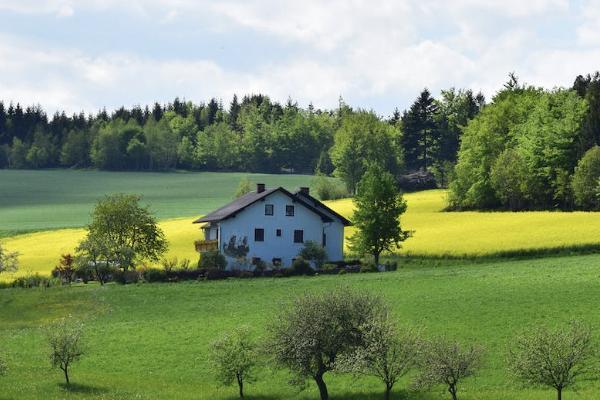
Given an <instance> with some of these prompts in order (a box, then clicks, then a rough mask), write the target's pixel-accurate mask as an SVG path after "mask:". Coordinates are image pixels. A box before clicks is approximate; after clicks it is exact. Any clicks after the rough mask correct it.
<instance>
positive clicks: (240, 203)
mask: <svg viewBox="0 0 600 400" xmlns="http://www.w3.org/2000/svg"><path fill="white" fill-rule="evenodd" d="M275 192H281V193H283V194H285V195H286V196H288V197H289V198H291V199H292V200H293V201H295V202H298V203H300V204H302V205H303V206H304V207H306V208H308V209H309V210H311V211H312V212H314V213H315V214H317V215H318V216H320V217H321V219H322V220H323V221H325V222H331V221H333V220H332V219H331V217H330V216H329V215H327V214H326V213H325V212H323V211H321V210H319V209H318V208H317V207H315V206H314V205H311V204H310V202H309V201H307V200H305V199H303V198H302V197H300V196H297V195H295V194H292V193H291V192H289V191H287V190H286V189H284V188H282V187H278V188H274V189H265V190H264V191H262V192H250V193H247V194H245V195H243V196H242V197H240V198H237V199H235V200H234V201H232V202H231V203H229V204H226V205H224V206H223V207H221V208H219V209H217V210H215V211H213V212H211V213H209V214H207V215H205V216H204V217H202V218H199V219H197V220H195V221H194V224H198V223H202V222H219V221H223V220H225V219H227V218H231V217H234V216H235V215H236V214H237V213H239V212H240V211H242V210H244V209H245V208H247V207H249V206H251V205H252V204H254V203H256V202H257V201H260V200H262V199H264V198H266V197H267V196H269V195H271V194H273V193H275ZM342 218H343V217H342Z"/></svg>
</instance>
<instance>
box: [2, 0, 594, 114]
mask: <svg viewBox="0 0 600 400" xmlns="http://www.w3.org/2000/svg"><path fill="white" fill-rule="evenodd" d="M599 28H600V2H597V1H590V0H580V1H566V0H527V1H523V0H503V1H497V0H488V1H481V0H454V1H443V0H420V1H418V0H402V1H392V0H384V1H361V0H353V1H349V0H343V1H342V0H328V1H313V0H306V1H302V2H299V1H285V0H280V1H275V0H264V1H256V0H220V1H202V0H196V1H194V0H170V1H168V0H143V1H142V0H129V1H127V2H124V1H116V0H104V1H101V0H15V1H13V0H0V99H3V100H5V101H9V100H13V101H19V102H21V103H25V104H32V103H39V104H41V105H42V106H44V107H45V108H47V109H48V110H49V111H50V112H53V111H54V110H57V109H66V110H67V111H68V112H76V111H80V110H84V111H86V112H93V111H96V110H98V109H99V108H101V107H106V108H108V109H113V108H115V107H118V106H121V105H126V106H131V105H135V104H147V103H152V102H154V101H159V102H167V101H170V100H172V99H173V98H174V97H175V96H179V97H182V98H186V99H189V100H192V101H195V102H200V101H207V100H208V99H210V98H211V97H213V96H214V97H217V98H220V99H222V100H223V102H224V103H228V102H229V101H230V99H231V96H232V95H233V93H234V92H235V93H238V95H243V94H246V93H258V92H261V93H265V94H268V95H269V96H271V97H272V98H273V99H275V100H279V101H285V100H286V99H287V98H288V97H292V98H293V99H296V100H297V101H298V102H299V103H300V104H301V105H303V106H306V105H307V104H308V103H309V102H312V103H314V104H315V106H317V107H324V108H329V107H335V105H336V104H337V102H338V98H339V96H343V97H344V99H345V101H346V102H347V103H349V104H351V105H353V106H357V107H363V108H372V109H374V110H375V111H376V112H378V113H379V114H381V115H389V114H390V113H391V112H392V111H393V109H394V108H395V107H398V108H400V109H404V108H406V107H407V106H409V105H410V103H411V102H412V100H413V99H414V98H415V97H416V96H417V95H418V93H419V92H420V90H421V89H422V88H423V87H428V88H429V89H430V90H431V91H432V92H433V93H434V94H437V93H439V91H440V90H441V89H445V88H449V87H465V88H471V89H473V90H475V91H478V90H481V91H483V92H484V94H486V96H488V97H489V96H491V95H492V94H493V93H494V92H495V91H496V90H497V89H498V88H500V87H501V86H502V83H503V82H505V81H506V76H507V74H508V72H510V71H515V72H516V73H517V75H518V76H519V77H520V78H521V80H522V81H525V82H527V83H530V84H535V85H539V86H544V87H548V88H552V87H554V86H569V85H571V83H572V81H573V79H574V77H575V76H576V75H577V74H583V73H588V72H593V71H595V70H597V69H600V34H599V33H598V31H600V29H599Z"/></svg>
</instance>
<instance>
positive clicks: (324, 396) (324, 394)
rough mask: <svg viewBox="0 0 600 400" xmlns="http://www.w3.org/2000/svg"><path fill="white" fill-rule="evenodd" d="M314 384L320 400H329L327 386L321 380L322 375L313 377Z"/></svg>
mask: <svg viewBox="0 0 600 400" xmlns="http://www.w3.org/2000/svg"><path fill="white" fill-rule="evenodd" d="M314 378H315V382H316V383H317V387H318V388H319V394H320V395H321V400H329V393H327V385H326V384H325V381H324V380H323V374H319V375H315V377H314Z"/></svg>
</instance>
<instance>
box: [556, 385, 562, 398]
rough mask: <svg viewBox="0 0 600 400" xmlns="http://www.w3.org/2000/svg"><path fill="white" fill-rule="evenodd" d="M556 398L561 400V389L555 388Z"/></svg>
mask: <svg viewBox="0 0 600 400" xmlns="http://www.w3.org/2000/svg"><path fill="white" fill-rule="evenodd" d="M556 398H557V399H558V400H562V388H557V389H556Z"/></svg>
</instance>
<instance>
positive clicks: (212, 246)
mask: <svg viewBox="0 0 600 400" xmlns="http://www.w3.org/2000/svg"><path fill="white" fill-rule="evenodd" d="M194 245H195V246H196V251H197V252H199V253H204V252H205V251H215V250H219V241H218V240H196V241H195V242H194Z"/></svg>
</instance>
